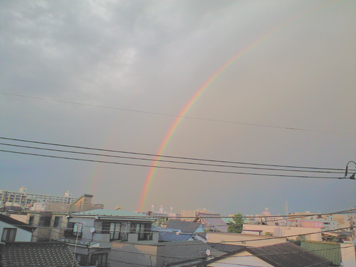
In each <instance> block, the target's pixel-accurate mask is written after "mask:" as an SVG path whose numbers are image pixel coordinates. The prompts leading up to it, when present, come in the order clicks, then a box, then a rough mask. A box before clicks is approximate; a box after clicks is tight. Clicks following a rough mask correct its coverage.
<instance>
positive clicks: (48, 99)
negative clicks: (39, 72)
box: [0, 92, 355, 135]
mask: <svg viewBox="0 0 356 267" xmlns="http://www.w3.org/2000/svg"><path fill="white" fill-rule="evenodd" d="M0 94H1V95H8V96H16V97H23V98H31V99H38V100H45V101H52V102H59V103H67V104H72V105H80V106H89V107H96V108H105V109H112V110H121V111H128V112H136V113H143V114H151V115H158V116H166V117H174V118H185V119H193V120H200V121H209V122H219V123H228V124H238V125H245V126H254V127H263V128H273V129H281V130H291V131H303V132H320V133H332V134H343V135H355V134H351V133H343V132H335V131H323V130H312V129H305V128H296V127H283V126H274V125H266V124H257V123H247V122H237V121H227V120H217V119H209V118H199V117H191V116H181V115H173V114H167V113H160V112H151V111H144V110H136V109H126V108H118V107H109V106H103V105H95V104H89V103H80V102H74V101H66V100H58V99H50V98H44V97H36V96H26V95H20V94H11V93H4V92H2V93H0Z"/></svg>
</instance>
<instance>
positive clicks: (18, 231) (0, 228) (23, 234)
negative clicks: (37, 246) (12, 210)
mask: <svg viewBox="0 0 356 267" xmlns="http://www.w3.org/2000/svg"><path fill="white" fill-rule="evenodd" d="M35 229H36V228H35V227H32V226H30V225H28V224H26V223H23V222H21V221H18V220H15V219H13V218H11V217H9V216H7V215H3V214H0V233H1V242H24V241H31V240H32V235H33V232H34V231H35Z"/></svg>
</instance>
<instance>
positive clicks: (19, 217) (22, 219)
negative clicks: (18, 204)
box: [10, 214, 28, 224]
mask: <svg viewBox="0 0 356 267" xmlns="http://www.w3.org/2000/svg"><path fill="white" fill-rule="evenodd" d="M10 218H13V219H15V220H18V221H20V222H23V223H27V224H28V220H27V215H19V214H10Z"/></svg>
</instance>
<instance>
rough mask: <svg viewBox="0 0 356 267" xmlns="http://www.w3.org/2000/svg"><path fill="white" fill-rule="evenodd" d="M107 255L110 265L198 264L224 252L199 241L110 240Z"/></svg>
mask: <svg viewBox="0 0 356 267" xmlns="http://www.w3.org/2000/svg"><path fill="white" fill-rule="evenodd" d="M112 251H115V252H116V253H115V254H114V253H112V254H110V255H109V262H110V266H120V267H132V266H152V267H168V266H171V267H172V266H200V265H199V264H203V263H204V262H206V261H207V260H209V259H211V258H213V257H220V256H222V255H225V254H226V252H222V251H219V250H217V249H215V248H213V247H212V246H210V245H208V244H206V243H204V242H201V241H186V242H160V243H152V244H132V243H131V244H130V243H127V242H120V241H115V242H112Z"/></svg>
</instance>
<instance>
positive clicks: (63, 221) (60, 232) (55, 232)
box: [50, 214, 68, 240]
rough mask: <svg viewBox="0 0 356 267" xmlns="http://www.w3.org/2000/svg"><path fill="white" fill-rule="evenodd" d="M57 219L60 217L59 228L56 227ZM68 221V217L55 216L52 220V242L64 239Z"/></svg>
mask: <svg viewBox="0 0 356 267" xmlns="http://www.w3.org/2000/svg"><path fill="white" fill-rule="evenodd" d="M56 217H60V220H59V224H58V226H56V227H55V226H54V223H55V219H56ZM67 223H68V219H67V218H66V215H59V214H53V215H52V218H51V224H50V227H51V233H50V240H57V239H61V238H64V231H65V229H66V228H67Z"/></svg>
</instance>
